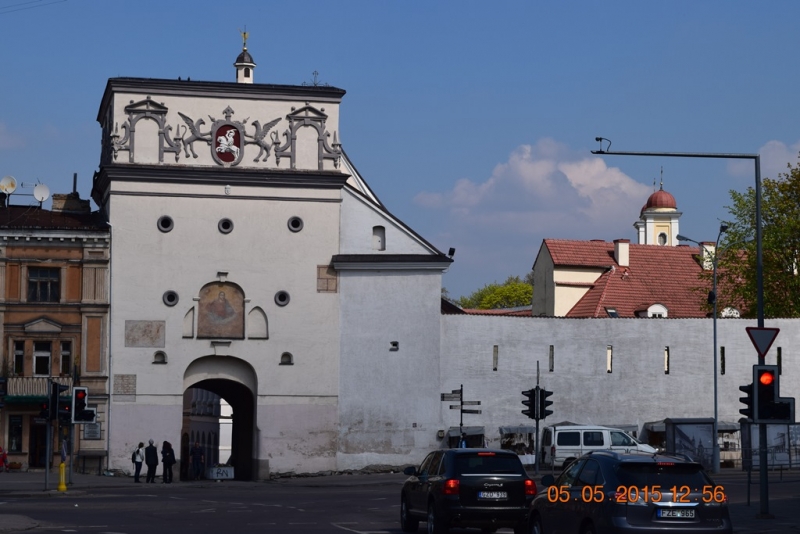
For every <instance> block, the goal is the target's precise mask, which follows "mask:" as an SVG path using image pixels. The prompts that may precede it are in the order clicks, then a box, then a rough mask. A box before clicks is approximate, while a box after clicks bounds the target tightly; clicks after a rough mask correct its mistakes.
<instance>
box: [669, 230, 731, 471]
mask: <svg viewBox="0 0 800 534" xmlns="http://www.w3.org/2000/svg"><path fill="white" fill-rule="evenodd" d="M727 230H728V225H727V224H721V225H719V234H717V240H716V241H715V242H714V256H713V258H712V262H711V265H712V266H713V267H714V274H713V283H712V286H711V294H712V295H713V297H712V298H713V299H714V321H713V322H714V433H713V436H714V437H713V441H712V443H711V445H712V453H711V470H712V472H713V473H714V474H717V473H719V409H718V404H717V398H718V396H717V357H718V356H717V354H718V350H717V260H718V259H719V239H720V237H722V234H723V233H725V232H726V231H727ZM678 241H691V242H692V243H696V244H697V245H700V246H701V247H703V249H705V251H706V252H708V249H707V248H706V246H705V245H704V244H702V243H700V242H698V241H695V240H694V239H689V238H688V237H686V236H684V235H680V234H678ZM710 296H711V295H709V297H710Z"/></svg>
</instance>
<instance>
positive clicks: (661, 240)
mask: <svg viewBox="0 0 800 534" xmlns="http://www.w3.org/2000/svg"><path fill="white" fill-rule="evenodd" d="M658 244H659V245H666V244H667V234H665V233H664V232H661V233H660V234H658Z"/></svg>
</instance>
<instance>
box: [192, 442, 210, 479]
mask: <svg viewBox="0 0 800 534" xmlns="http://www.w3.org/2000/svg"><path fill="white" fill-rule="evenodd" d="M189 457H190V458H191V459H192V480H200V476H201V475H202V474H203V463H204V462H205V461H206V457H205V453H204V452H203V448H202V447H200V442H199V441H195V442H194V447H192V448H191V450H190V451H189Z"/></svg>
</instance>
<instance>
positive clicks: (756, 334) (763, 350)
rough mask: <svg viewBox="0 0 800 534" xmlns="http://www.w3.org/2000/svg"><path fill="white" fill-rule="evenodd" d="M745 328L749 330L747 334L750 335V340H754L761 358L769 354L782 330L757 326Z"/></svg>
mask: <svg viewBox="0 0 800 534" xmlns="http://www.w3.org/2000/svg"><path fill="white" fill-rule="evenodd" d="M745 330H747V335H748V336H750V341H752V342H753V346H754V347H755V348H756V352H758V357H759V358H763V357H765V356H766V355H767V352H769V348H770V347H771V346H772V343H773V342H774V341H775V338H776V337H778V332H780V331H781V329H780V328H758V327H755V326H748V327H746V328H745Z"/></svg>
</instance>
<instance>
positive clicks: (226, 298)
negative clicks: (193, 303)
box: [197, 282, 244, 339]
mask: <svg viewBox="0 0 800 534" xmlns="http://www.w3.org/2000/svg"><path fill="white" fill-rule="evenodd" d="M198 308H199V313H198V316H197V337H199V338H232V339H242V338H244V293H243V292H242V290H241V289H240V288H239V287H238V286H237V285H235V284H230V283H223V282H217V283H211V284H207V285H205V286H204V287H203V289H201V290H200V301H199V303H198Z"/></svg>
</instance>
